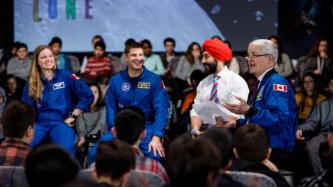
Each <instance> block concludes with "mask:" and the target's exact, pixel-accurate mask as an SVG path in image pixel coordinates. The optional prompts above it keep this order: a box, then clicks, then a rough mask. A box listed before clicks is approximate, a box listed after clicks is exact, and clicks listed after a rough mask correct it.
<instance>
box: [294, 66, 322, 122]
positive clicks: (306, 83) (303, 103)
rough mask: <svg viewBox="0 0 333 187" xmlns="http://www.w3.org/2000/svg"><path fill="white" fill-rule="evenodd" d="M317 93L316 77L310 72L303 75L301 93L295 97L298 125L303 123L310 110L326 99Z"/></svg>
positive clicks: (318, 89)
mask: <svg viewBox="0 0 333 187" xmlns="http://www.w3.org/2000/svg"><path fill="white" fill-rule="evenodd" d="M319 92H320V88H319V80H318V76H317V75H316V74H314V73H312V72H308V73H305V74H304V76H303V78H302V88H301V92H299V93H296V95H295V97H296V104H297V110H298V124H302V123H304V122H305V120H306V119H307V118H308V116H309V114H310V112H311V111H312V109H313V108H314V107H315V106H316V105H317V104H319V103H320V102H321V101H323V100H325V99H326V97H325V96H324V95H322V94H320V93H319Z"/></svg>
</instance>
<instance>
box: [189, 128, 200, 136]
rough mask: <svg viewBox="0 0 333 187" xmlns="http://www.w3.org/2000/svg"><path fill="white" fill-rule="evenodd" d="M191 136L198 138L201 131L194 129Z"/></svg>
mask: <svg viewBox="0 0 333 187" xmlns="http://www.w3.org/2000/svg"><path fill="white" fill-rule="evenodd" d="M191 134H192V135H193V136H198V135H199V134H200V131H199V130H198V129H192V130H191Z"/></svg>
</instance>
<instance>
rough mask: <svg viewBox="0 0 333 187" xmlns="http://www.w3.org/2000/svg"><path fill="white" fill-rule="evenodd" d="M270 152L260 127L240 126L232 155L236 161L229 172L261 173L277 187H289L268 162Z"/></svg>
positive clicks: (266, 138) (267, 141) (266, 137)
mask: <svg viewBox="0 0 333 187" xmlns="http://www.w3.org/2000/svg"><path fill="white" fill-rule="evenodd" d="M271 152H272V148H271V147H270V143H269V138H268V136H267V134H266V132H265V130H264V129H263V128H262V127H260V126H259V125H255V124H248V125H244V126H241V127H240V128H239V129H238V130H237V131H236V133H235V148H234V153H235V156H236V158H237V160H235V161H234V162H233V164H232V166H231V170H234V171H248V172H256V173H261V174H264V175H267V176H269V177H271V178H272V179H273V180H274V182H275V183H276V184H277V186H279V187H280V186H289V184H288V183H287V181H286V180H285V179H284V178H283V176H282V175H281V174H280V173H279V170H278V168H277V167H276V166H275V165H274V164H273V163H272V162H271V161H270V160H269V157H270V154H271Z"/></svg>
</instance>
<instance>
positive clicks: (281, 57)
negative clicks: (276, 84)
mask: <svg viewBox="0 0 333 187" xmlns="http://www.w3.org/2000/svg"><path fill="white" fill-rule="evenodd" d="M268 39H269V40H271V41H272V42H273V43H274V44H275V45H276V46H277V48H278V60H277V63H276V66H275V71H276V72H278V73H279V74H280V75H281V76H282V77H289V76H291V75H292V73H293V66H292V63H291V60H290V58H289V56H288V54H287V53H286V52H285V51H284V49H283V47H282V44H281V40H280V38H279V37H278V36H275V35H272V36H270V37H268Z"/></svg>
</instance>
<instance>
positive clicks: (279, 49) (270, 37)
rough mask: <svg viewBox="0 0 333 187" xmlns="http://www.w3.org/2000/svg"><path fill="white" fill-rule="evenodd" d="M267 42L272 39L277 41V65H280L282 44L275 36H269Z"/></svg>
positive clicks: (282, 50)
mask: <svg viewBox="0 0 333 187" xmlns="http://www.w3.org/2000/svg"><path fill="white" fill-rule="evenodd" d="M268 39H269V40H271V39H274V40H276V41H277V48H278V60H277V62H278V64H282V56H281V54H282V53H284V49H283V46H282V43H281V40H280V38H279V37H278V36H276V35H271V36H269V37H268Z"/></svg>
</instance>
